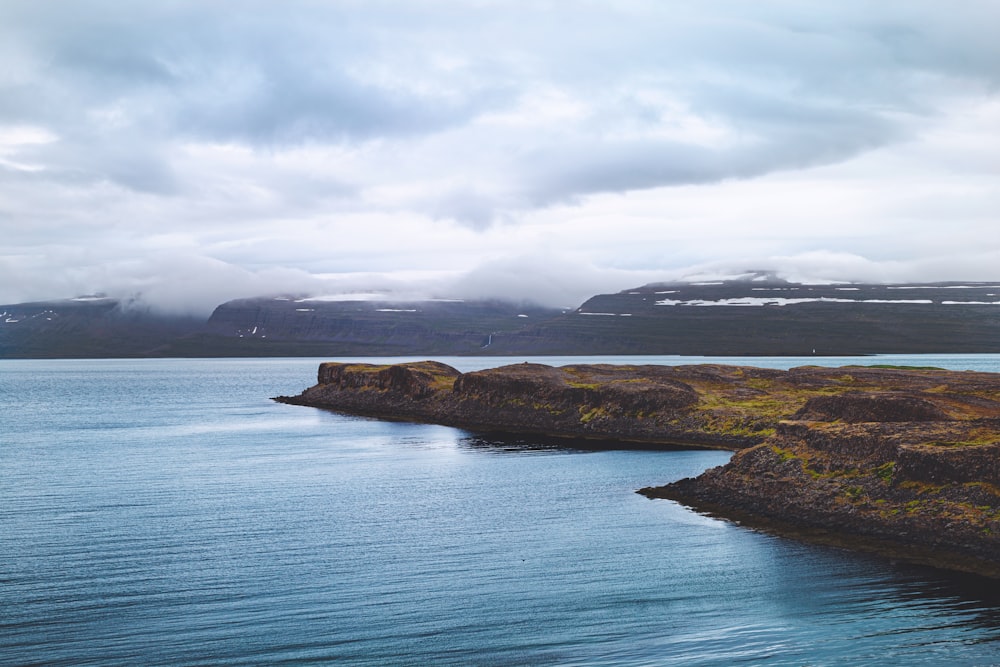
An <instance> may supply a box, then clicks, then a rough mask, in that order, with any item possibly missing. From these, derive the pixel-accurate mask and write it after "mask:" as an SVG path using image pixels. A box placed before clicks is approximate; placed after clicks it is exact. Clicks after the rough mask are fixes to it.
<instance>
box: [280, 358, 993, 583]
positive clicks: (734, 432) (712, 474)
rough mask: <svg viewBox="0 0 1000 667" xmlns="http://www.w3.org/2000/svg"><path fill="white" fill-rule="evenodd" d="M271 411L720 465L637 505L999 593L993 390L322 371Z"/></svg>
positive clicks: (433, 368)
mask: <svg viewBox="0 0 1000 667" xmlns="http://www.w3.org/2000/svg"><path fill="white" fill-rule="evenodd" d="M275 400H277V401H281V402H285V403H292V404H296V405H308V406H312V407H318V408H324V409H330V410H335V411H339V412H345V413H349V414H356V415H362V416H368V417H373V418H377V419H393V420H406V421H417V422H426V423H434V424H441V425H447V426H454V427H459V428H465V429H467V430H472V431H478V432H498V433H510V434H520V435H536V436H543V437H547V438H557V439H564V440H566V441H567V442H573V441H575V442H578V443H580V442H583V443H589V444H591V445H593V446H594V448H613V447H615V446H622V447H632V446H636V447H642V448H654V449H659V448H663V449H674V448H678V447H680V448H710V449H724V450H732V451H734V452H735V454H734V456H733V457H732V459H730V461H729V462H728V463H727V464H726V465H724V466H721V467H718V468H713V469H710V470H707V471H705V472H703V473H702V474H701V475H699V476H698V477H696V478H689V479H684V480H679V481H677V482H674V483H672V484H668V485H665V486H662V487H647V488H645V489H642V490H640V491H639V493H642V494H643V495H646V496H647V497H652V498H667V499H670V500H673V501H676V502H680V503H681V504H684V505H686V506H688V507H691V508H692V509H694V510H696V511H699V512H706V513H709V514H711V515H713V516H718V517H720V518H726V519H729V520H733V521H736V522H737V523H740V524H743V525H748V526H754V527H759V528H761V529H764V530H768V531H769V532H775V533H776V534H784V535H786V536H789V537H794V538H797V539H805V540H807V541H813V542H824V543H831V544H834V543H835V544H836V545H837V546H841V547H846V548H851V549H858V550H863V551H873V552H877V553H883V554H886V555H890V556H891V557H893V558H900V559H904V560H908V561H912V562H919V563H924V564H930V565H934V566H936V567H944V568H947V569H953V570H958V571H965V572H974V573H977V574H983V575H986V576H989V577H993V578H1000V374H993V373H979V372H971V371H945V370H940V369H929V368H899V367H886V366H884V365H883V366H876V367H869V366H845V367H840V368H821V367H815V366H806V367H798V368H793V369H790V370H787V371H782V370H773V369H762V368H756V367H752V366H726V365H721V364H698V365H688V366H673V367H671V366H629V365H620V366H611V365H606V364H594V365H579V366H564V367H559V368H555V367H551V366H545V365H542V364H529V363H523V364H514V365H510V366H503V367H500V368H494V369H488V370H483V371H473V372H469V373H460V372H459V371H457V370H455V369H454V368H452V367H450V366H447V365H445V364H442V363H439V362H429V361H425V362H413V363H403V364H389V365H370V364H365V363H354V364H352V363H324V364H321V365H320V369H319V372H318V376H317V384H316V385H314V386H313V387H310V388H308V389H306V390H305V391H303V392H302V393H301V394H299V395H298V396H294V397H287V396H286V397H278V398H276V399H275Z"/></svg>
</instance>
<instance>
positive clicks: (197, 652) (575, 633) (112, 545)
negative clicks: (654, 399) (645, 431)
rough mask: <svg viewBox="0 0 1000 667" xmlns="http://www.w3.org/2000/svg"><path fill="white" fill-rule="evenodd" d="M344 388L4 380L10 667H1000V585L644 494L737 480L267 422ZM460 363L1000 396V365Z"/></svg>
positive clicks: (683, 468)
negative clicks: (854, 382)
mask: <svg viewBox="0 0 1000 667" xmlns="http://www.w3.org/2000/svg"><path fill="white" fill-rule="evenodd" d="M324 360H325V359H302V358H296V359H197V360H196V359H140V360H3V361H0V418H2V419H0V664H2V665H74V666H76V665H213V666H214V665H308V664H344V665H647V666H651V665H685V666H687V665H694V666H697V665H705V666H707V665H796V666H802V665H813V666H819V665H950V666H951V665H997V664H1000V590H998V586H997V582H996V581H992V580H989V579H984V578H979V577H975V576H970V575H961V574H956V573H951V572H947V571H943V570H937V569H933V568H930V567H924V566H917V565H912V564H907V563H905V562H897V561H893V560H890V559H887V558H884V557H880V556H875V555H869V554H862V553H853V552H850V551H846V550H841V549H837V548H833V547H827V546H816V545H810V544H806V543H802V542H798V541H795V540H791V539H786V538H782V537H778V536H774V535H770V534H767V533H764V532H758V531H755V530H751V529H748V528H746V527H743V526H740V525H738V524H735V523H730V522H727V521H723V520H719V519H715V518H711V517H708V516H703V515H701V514H698V513H696V512H693V511H691V510H689V509H687V508H685V507H683V506H681V505H678V504H676V503H674V502H671V501H667V500H649V499H647V498H644V497H642V496H640V495H638V494H637V493H636V490H637V489H639V488H641V487H644V486H649V485H657V484H664V483H667V482H670V481H673V480H676V479H679V478H682V477H689V476H694V475H697V474H699V473H700V472H702V471H703V470H706V469H708V468H711V467H713V466H718V465H722V464H724V463H725V462H726V461H727V460H728V458H729V456H730V454H729V453H727V452H721V451H699V450H676V451H635V450H629V449H620V450H605V451H594V450H591V449H587V448H586V447H584V446H582V443H574V442H572V441H568V442H563V443H553V442H551V441H542V440H535V439H532V438H526V437H521V438H502V437H497V436H494V435H489V434H482V433H474V432H470V431H464V430H458V429H454V428H446V427H442V426H434V425H426V424H412V423H405V422H391V421H378V420H372V419H363V418H358V417H351V416H345V415H340V414H335V413H333V412H328V411H324V410H319V409H314V408H308V407H301V406H291V405H283V404H279V403H276V402H274V401H272V400H270V399H271V397H272V396H277V395H282V394H295V393H298V392H299V391H301V390H302V389H304V388H306V387H307V386H309V385H311V384H313V383H314V382H315V375H316V370H317V366H318V364H319V363H320V362H321V361H324ZM441 360H442V361H444V362H446V363H450V364H452V365H453V366H455V367H456V368H458V369H460V370H462V371H468V370H474V369H478V368H487V367H492V366H496V365H501V364H504V363H518V362H521V361H538V362H541V363H549V364H552V365H563V364H568V363H656V364H686V363H706V362H724V363H742V364H749V365H756V366H766V367H773V368H787V367H791V366H797V365H804V364H820V365H832V366H839V365H846V364H856V363H860V364H898V365H917V366H939V367H946V368H954V369H971V370H978V371H1000V356H997V355H920V356H902V355H891V356H880V357H864V358H844V357H837V358H822V357H808V358H760V357H754V358H731V357H729V358H725V359H711V358H699V357H545V358H520V357H519V358H516V359H515V358H506V359H504V358H496V357H492V358H473V357H465V358H441ZM362 361H372V362H382V361H386V360H384V359H367V360H362ZM392 361H398V359H394V360H392Z"/></svg>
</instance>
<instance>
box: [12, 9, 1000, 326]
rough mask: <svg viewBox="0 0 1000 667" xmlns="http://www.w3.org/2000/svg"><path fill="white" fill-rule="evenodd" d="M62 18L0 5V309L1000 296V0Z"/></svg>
mask: <svg viewBox="0 0 1000 667" xmlns="http://www.w3.org/2000/svg"><path fill="white" fill-rule="evenodd" d="M74 6H75V11H74V12H71V13H68V12H65V11H63V10H62V9H61V8H56V7H55V6H53V5H51V4H48V3H32V2H26V1H22V0H15V1H13V2H6V3H2V4H0V62H2V63H3V67H2V68H0V238H2V240H3V243H2V246H0V278H3V282H2V283H0V297H2V298H3V300H5V301H12V300H19V299H26V298H43V297H59V296H69V295H72V294H75V293H80V292H82V291H86V290H98V289H100V290H103V291H108V292H111V291H114V290H118V291H128V290H143V291H144V292H145V293H147V295H149V297H150V298H153V296H152V295H155V298H156V299H158V300H161V301H162V302H163V303H164V304H165V307H169V308H174V309H176V308H180V307H181V306H182V304H183V303H184V302H185V299H186V298H188V297H186V296H185V295H186V294H188V292H191V296H190V298H191V299H192V304H195V302H197V304H196V305H192V307H194V308H196V309H199V310H202V309H204V308H205V307H206V306H205V303H207V301H208V300H209V299H215V298H220V299H221V298H224V297H226V296H227V295H231V294H232V295H245V294H249V293H251V291H252V290H257V289H264V288H266V287H267V284H266V283H267V281H268V280H272V281H275V286H279V285H280V286H291V285H295V286H297V287H306V286H308V285H312V284H314V283H313V282H312V281H313V278H311V276H312V275H314V274H323V275H340V276H343V277H344V280H345V281H346V282H349V283H351V282H353V281H354V280H355V279H357V278H358V277H359V276H367V279H368V280H373V281H375V280H383V279H384V280H385V281H387V282H388V283H393V282H395V283H396V284H397V286H399V285H402V284H405V283H406V282H407V280H405V279H393V278H392V275H393V274H396V275H407V272H411V273H409V275H412V272H414V271H416V272H421V274H422V275H429V274H435V275H443V274H447V275H463V276H465V277H466V280H465V283H464V284H465V287H464V288H462V289H463V290H464V291H463V293H465V294H467V295H471V291H472V290H473V288H474V287H475V288H478V289H482V290H484V294H486V293H489V294H501V293H502V294H507V295H513V296H517V295H519V294H520V295H521V296H530V295H542V294H544V295H546V296H545V298H547V299H548V298H551V299H552V300H553V301H555V302H560V301H565V300H568V299H571V298H573V297H572V296H571V295H573V294H581V295H583V296H586V294H584V293H585V292H586V291H590V292H594V291H610V290H613V289H617V288H618V286H619V285H621V286H622V287H627V286H629V285H631V284H638V283H639V282H642V281H644V280H646V278H647V277H649V279H652V280H655V279H657V278H659V279H664V278H667V277H670V276H675V275H684V274H685V273H690V272H692V271H698V270H701V269H702V268H704V267H713V266H721V267H732V268H734V269H736V270H743V269H747V268H784V269H786V270H787V271H790V272H796V273H802V274H803V275H809V274H816V275H820V276H823V277H826V278H829V279H834V278H840V279H901V280H919V279H930V278H932V277H933V278H937V279H944V278H955V279H970V280H971V279H974V278H976V277H987V276H988V275H992V276H993V277H996V275H995V270H994V269H992V268H991V266H997V261H996V260H997V258H998V252H1000V240H998V239H997V238H996V235H995V234H993V233H992V230H993V229H995V227H996V222H997V219H996V211H998V210H1000V185H998V183H1000V180H998V179H997V176H998V171H1000V163H998V162H997V156H998V155H1000V97H998V95H997V90H998V84H1000V67H998V66H997V63H1000V42H998V41H997V40H996V39H995V34H994V32H995V30H994V26H995V25H997V24H998V23H1000V9H998V6H997V4H996V3H994V2H990V1H986V0H984V1H981V2H977V1H970V2H967V3H963V6H962V9H961V11H957V10H956V9H955V8H954V7H950V6H945V5H942V4H940V3H935V2H930V1H929V0H918V1H913V0H908V1H906V2H903V1H902V0H900V1H891V2H885V3H879V4H878V6H872V5H871V3H863V2H860V1H848V2H813V3H791V2H787V1H783V0H763V1H762V2H755V3H746V2H741V1H736V0H718V1H717V2H709V3H683V2H653V1H652V0H637V1H634V2H626V3H615V4H614V5H610V4H607V3H605V4H594V3H584V4H579V5H577V6H574V8H573V9H572V10H569V9H566V8H565V7H563V6H561V5H559V4H558V3H542V4H533V5H531V4H529V5H525V4H524V3H509V2H502V1H495V2H494V1H490V2H478V3H467V2H463V3H459V2H451V1H448V0H419V1H415V2H408V3H396V2H388V1H378V0H375V1H369V2H360V1H358V2H354V1H350V2H339V3H314V2H309V1H307V0H292V1H291V2H288V3H282V4H281V5H280V7H279V6H278V5H274V4H273V3H268V2H262V1H256V0H255V1H252V2H248V3H244V4H242V5H241V11H240V12H233V11H232V7H231V6H230V4H229V3H224V2H221V1H217V0H208V1H204V0H202V1H197V2H196V1H194V0H186V1H185V0H182V1H180V2H171V3H129V4H124V5H123V4H122V3H117V2H111V1H110V0H81V2H79V3H76V4H75V5H74ZM165 258H171V259H169V260H167V259H165ZM991 272H992V274H991ZM835 274H836V275H835ZM192 275H195V276H202V277H203V278H202V279H201V281H200V284H201V286H202V287H201V288H197V284H198V282H199V281H196V280H189V279H188V278H189V276H192ZM376 276H380V277H381V278H376ZM206 281H207V282H206ZM626 281H627V282H626ZM418 282H420V281H418ZM433 283H434V281H430V282H428V283H427V284H426V285H421V288H420V289H424V288H426V289H429V290H433V289H444V287H443V283H441V284H438V285H436V286H435V284H433ZM326 284H327V283H326V282H322V281H321V283H320V285H321V286H322V285H326ZM170 285H173V287H170ZM206 285H207V286H208V287H205V286H206ZM456 289H457V288H456ZM567 305H572V304H567Z"/></svg>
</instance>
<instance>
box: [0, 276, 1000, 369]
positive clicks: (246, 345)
mask: <svg viewBox="0 0 1000 667" xmlns="http://www.w3.org/2000/svg"><path fill="white" fill-rule="evenodd" d="M891 353H909V354H919V353H1000V283H993V282H989V283H986V282H959V281H951V282H938V283H893V284H871V283H827V284H816V283H796V282H790V281H786V280H782V279H780V278H777V277H775V276H773V275H770V274H766V273H756V274H751V276H749V277H744V278H741V279H736V280H715V281H713V280H705V281H700V282H665V283H650V284H647V285H643V286H640V287H635V288H631V289H626V290H623V291H621V292H616V293H609V294H597V295H594V296H592V297H590V298H589V299H587V300H586V301H584V302H583V303H582V304H581V305H580V306H578V307H577V308H565V309H563V308H551V307H544V306H537V305H529V304H527V303H525V302H520V303H515V302H508V301H500V300H458V299H424V300H400V299H392V298H390V297H385V298H375V297H374V296H369V297H368V298H366V299H356V298H355V299H352V298H350V297H344V298H340V297H328V298H327V297H289V296H282V297H256V298H248V299H236V300H232V301H227V302H225V303H223V304H220V305H219V306H217V307H216V308H215V310H214V311H213V313H212V314H211V316H209V317H208V318H198V317H193V316H176V315H165V314H159V313H157V312H156V311H154V310H151V309H149V308H143V307H140V306H139V305H137V304H135V303H132V302H122V301H119V300H115V299H110V298H102V297H84V298H77V299H67V300H58V301H45V302H32V303H25V304H14V305H6V306H0V358H46V357H48V358H59V357H68V358H87V357H94V358H106V357H241V356H244V357H258V356H408V355H449V356H452V355H483V356H491V355H498V356H503V355H602V354H619V355H621V354H639V355H641V354H656V355H671V354H678V355H705V356H808V355H813V354H816V355H823V356H839V355H865V354H891Z"/></svg>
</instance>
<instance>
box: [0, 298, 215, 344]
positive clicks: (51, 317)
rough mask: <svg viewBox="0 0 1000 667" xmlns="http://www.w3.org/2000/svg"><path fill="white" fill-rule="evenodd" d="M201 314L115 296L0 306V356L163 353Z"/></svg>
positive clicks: (192, 329)
mask: <svg viewBox="0 0 1000 667" xmlns="http://www.w3.org/2000/svg"><path fill="white" fill-rule="evenodd" d="M204 326H205V321H204V318H195V317H172V316H166V315H159V314H157V313H155V312H152V311H150V310H149V309H147V308H142V307H135V306H134V305H132V304H128V303H122V302H120V301H118V300H116V299H109V298H104V297H79V298H76V299H64V300H59V301H43V302H34V303H21V304H16V305H8V306H0V358H7V359H16V358H36V359H37V358H88V357H93V358H112V357H156V356H164V350H165V348H166V347H167V346H169V345H170V344H171V343H173V342H174V341H175V340H177V339H178V338H181V337H183V336H187V335H191V334H193V333H196V332H198V331H201V330H202V329H203V328H204Z"/></svg>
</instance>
